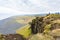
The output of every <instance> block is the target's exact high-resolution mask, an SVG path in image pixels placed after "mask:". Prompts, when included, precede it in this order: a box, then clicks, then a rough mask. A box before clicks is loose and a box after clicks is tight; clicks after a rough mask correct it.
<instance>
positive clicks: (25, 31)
mask: <svg viewBox="0 0 60 40" xmlns="http://www.w3.org/2000/svg"><path fill="white" fill-rule="evenodd" d="M16 33H17V34H21V35H23V36H24V37H25V38H27V37H29V36H30V35H31V29H30V25H26V26H24V27H22V28H20V29H18V30H16Z"/></svg>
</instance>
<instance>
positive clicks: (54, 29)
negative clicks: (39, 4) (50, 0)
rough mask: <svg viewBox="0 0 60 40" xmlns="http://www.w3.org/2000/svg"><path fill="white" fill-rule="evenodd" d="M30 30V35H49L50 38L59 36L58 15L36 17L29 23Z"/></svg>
mask: <svg viewBox="0 0 60 40" xmlns="http://www.w3.org/2000/svg"><path fill="white" fill-rule="evenodd" d="M31 30H32V34H37V33H40V34H41V33H42V34H47V35H51V36H52V37H54V36H57V37H58V36H60V35H59V34H60V14H49V15H46V16H43V17H36V19H33V20H32V22H31ZM34 37H35V36H34ZM37 39H38V38H37Z"/></svg>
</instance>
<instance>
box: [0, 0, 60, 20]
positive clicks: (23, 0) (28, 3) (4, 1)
mask: <svg viewBox="0 0 60 40" xmlns="http://www.w3.org/2000/svg"><path fill="white" fill-rule="evenodd" d="M48 12H60V0H0V20H2V19H5V18H7V17H10V16H15V15H23V14H41V13H48Z"/></svg>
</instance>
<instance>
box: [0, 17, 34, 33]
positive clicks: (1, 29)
mask: <svg viewBox="0 0 60 40" xmlns="http://www.w3.org/2000/svg"><path fill="white" fill-rule="evenodd" d="M33 18H34V17H31V16H13V17H10V18H6V19H4V20H0V33H2V34H13V33H16V30H17V29H18V28H20V27H23V26H25V25H26V24H28V22H30V21H31V20H32V19H33Z"/></svg>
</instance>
